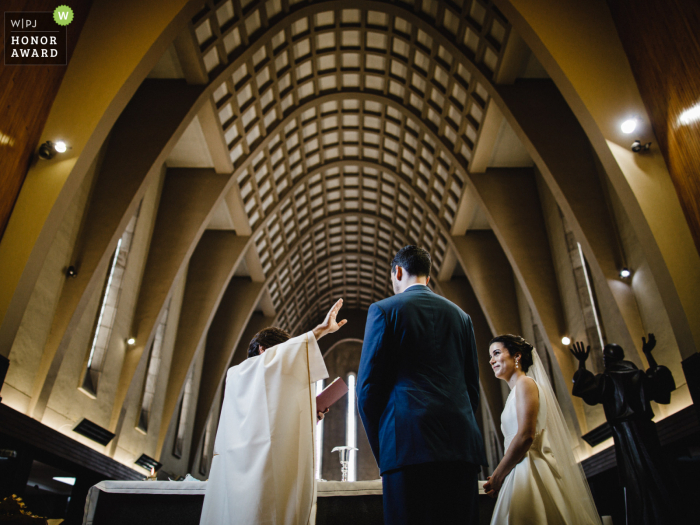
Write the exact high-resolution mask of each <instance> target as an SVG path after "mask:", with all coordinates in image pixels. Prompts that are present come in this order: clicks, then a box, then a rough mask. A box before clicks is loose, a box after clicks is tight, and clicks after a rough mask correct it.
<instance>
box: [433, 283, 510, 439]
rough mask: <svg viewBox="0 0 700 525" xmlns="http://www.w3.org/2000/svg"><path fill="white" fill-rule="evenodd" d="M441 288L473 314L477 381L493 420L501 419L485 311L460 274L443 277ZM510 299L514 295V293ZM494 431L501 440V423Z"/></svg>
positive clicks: (453, 300) (500, 400) (505, 300)
mask: <svg viewBox="0 0 700 525" xmlns="http://www.w3.org/2000/svg"><path fill="white" fill-rule="evenodd" d="M442 291H443V293H444V295H445V297H446V298H447V299H449V300H450V301H452V302H453V303H455V304H456V305H457V306H459V307H460V308H461V309H462V310H464V311H465V312H466V313H467V314H469V316H470V317H471V318H472V323H473V325H474V337H475V338H476V349H477V357H478V358H479V382H480V383H481V388H482V391H483V392H484V394H485V395H486V401H487V405H488V407H489V411H490V412H491V417H492V418H493V420H494V422H499V421H500V420H501V412H502V411H503V396H502V395H501V385H500V384H499V382H500V379H497V378H496V376H494V375H493V369H492V368H491V365H490V364H489V360H490V359H489V341H490V340H491V338H492V337H493V335H494V334H493V332H492V331H491V329H490V328H489V323H488V321H487V320H486V316H485V314H484V311H483V310H482V307H481V305H480V304H479V301H478V300H477V297H476V295H475V294H474V291H473V290H472V287H471V286H470V284H469V281H467V280H466V279H464V278H462V279H460V278H453V279H451V280H449V281H445V282H444V283H443V286H442ZM500 300H501V301H503V302H504V303H505V302H508V298H507V297H502V298H500ZM513 300H515V296H514V295H513ZM496 432H497V434H498V440H499V442H501V443H502V442H503V435H502V434H501V428H500V425H498V424H496Z"/></svg>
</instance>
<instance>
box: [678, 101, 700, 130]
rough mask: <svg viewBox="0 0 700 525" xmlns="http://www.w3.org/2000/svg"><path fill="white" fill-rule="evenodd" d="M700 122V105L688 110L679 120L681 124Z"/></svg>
mask: <svg viewBox="0 0 700 525" xmlns="http://www.w3.org/2000/svg"><path fill="white" fill-rule="evenodd" d="M698 120H700V104H695V105H694V106H693V107H691V108H688V109H686V110H685V111H684V112H683V113H681V116H680V117H679V118H678V121H679V122H680V124H685V125H688V124H692V123H693V122H697V121H698Z"/></svg>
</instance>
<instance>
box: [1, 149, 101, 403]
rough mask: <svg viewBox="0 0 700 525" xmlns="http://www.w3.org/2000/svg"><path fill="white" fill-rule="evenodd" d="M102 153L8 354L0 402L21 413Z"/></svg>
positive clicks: (46, 263) (56, 242)
mask: <svg viewBox="0 0 700 525" xmlns="http://www.w3.org/2000/svg"><path fill="white" fill-rule="evenodd" d="M103 153H104V148H103V149H102V151H101V152H100V155H98V157H97V158H96V159H95V161H94V162H93V164H92V166H90V169H89V171H88V173H87V176H86V177H85V179H84V180H83V183H82V184H81V186H80V189H79V190H78V192H77V194H76V196H75V198H74V199H73V201H72V202H71V204H70V206H69V208H68V211H67V212H66V215H65V217H64V219H63V221H62V222H61V225H60V227H59V229H58V231H57V233H56V237H55V238H54V240H53V242H52V243H51V248H50V249H49V252H48V255H47V257H46V259H45V260H44V264H43V266H42V269H41V272H40V274H39V278H38V279H37V284H36V286H35V288H34V290H33V291H32V294H31V297H30V299H29V304H28V306H27V310H26V311H25V313H24V316H23V317H22V322H21V324H20V327H19V330H18V331H17V336H16V337H15V340H14V343H13V345H12V350H11V351H10V356H9V357H10V368H9V369H8V372H7V377H6V379H5V384H4V385H3V388H2V398H3V403H5V404H7V405H8V406H10V407H12V408H14V409H15V410H19V411H20V412H22V413H25V412H26V411H27V408H28V406H29V401H30V396H31V394H32V386H33V382H34V378H35V373H36V371H37V369H38V368H39V363H40V362H41V356H42V352H43V350H44V347H45V345H46V340H47V339H48V337H49V331H50V330H51V323H52V320H53V317H54V315H55V313H56V307H57V305H58V298H59V297H60V295H61V290H62V289H63V283H64V282H65V280H66V278H67V277H66V274H65V272H66V268H67V267H68V266H70V264H71V257H72V255H73V250H74V246H75V243H76V240H77V238H78V235H79V233H80V229H81V222H82V220H83V215H84V213H85V208H86V206H87V202H88V199H89V196H90V190H91V187H92V183H93V180H94V178H95V173H96V172H98V171H99V169H98V168H99V166H100V164H101V160H102V155H103Z"/></svg>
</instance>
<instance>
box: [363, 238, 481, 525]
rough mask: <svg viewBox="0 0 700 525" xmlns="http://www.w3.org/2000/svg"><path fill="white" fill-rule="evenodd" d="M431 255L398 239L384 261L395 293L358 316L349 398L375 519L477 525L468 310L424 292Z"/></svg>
mask: <svg viewBox="0 0 700 525" xmlns="http://www.w3.org/2000/svg"><path fill="white" fill-rule="evenodd" d="M430 265H431V261H430V254H429V253H428V252H427V251H426V250H424V249H422V248H418V247H417V246H405V247H404V248H402V249H401V250H399V252H398V253H397V254H396V256H395V257H394V260H393V261H392V263H391V282H392V285H393V287H394V292H395V293H396V295H394V296H393V297H389V298H388V299H384V300H382V301H379V302H377V303H374V304H373V305H372V306H370V308H369V312H368V314H367V326H366V328H365V338H364V342H363V345H362V357H361V359H360V369H359V372H358V375H357V399H358V408H359V412H360V417H361V418H362V422H363V424H364V426H365V430H366V431H367V437H368V439H369V443H370V446H371V448H372V452H373V453H374V457H375V458H376V460H377V463H378V464H379V470H380V472H381V474H382V485H383V489H384V521H385V523H386V524H387V525H398V524H413V523H415V524H426V523H440V524H445V525H447V524H452V523H460V524H465V523H467V524H469V523H474V524H476V523H478V506H477V497H478V483H477V473H478V470H479V465H483V464H486V458H485V457H484V452H483V450H484V446H483V442H482V438H481V432H480V431H479V427H478V426H477V423H476V418H475V417H474V413H475V412H476V409H477V407H478V406H479V367H478V361H477V354H476V342H475V340H474V329H473V327H472V321H471V319H470V317H469V316H468V315H467V314H465V313H464V312H463V311H462V310H461V309H460V308H459V307H457V306H456V305H454V304H453V303H451V302H450V301H448V300H447V299H444V298H443V297H440V296H439V295H437V294H435V293H433V292H432V291H431V290H430V288H428V286H427V284H428V282H429V281H430V277H429V275H430Z"/></svg>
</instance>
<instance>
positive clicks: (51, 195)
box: [0, 0, 200, 356]
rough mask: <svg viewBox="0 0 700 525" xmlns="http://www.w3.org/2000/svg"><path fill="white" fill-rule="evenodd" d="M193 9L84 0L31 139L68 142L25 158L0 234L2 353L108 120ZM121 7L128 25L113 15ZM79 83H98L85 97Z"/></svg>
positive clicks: (180, 1) (180, 0) (191, 5)
mask: <svg viewBox="0 0 700 525" xmlns="http://www.w3.org/2000/svg"><path fill="white" fill-rule="evenodd" d="M198 9H200V2H199V1H195V0H191V1H189V2H187V1H185V0H177V1H174V2H172V1H167V2H164V1H160V0H156V1H155V2H148V3H144V2H140V1H138V0H126V1H125V2H119V3H115V2H111V1H109V0H95V1H94V2H93V3H92V7H91V9H90V13H89V15H88V17H87V20H86V21H85V24H84V26H83V29H82V32H81V34H80V39H79V41H78V43H77V45H76V47H75V51H74V52H73V56H72V57H71V61H70V64H69V66H68V68H67V69H66V73H65V76H64V77H63V81H62V83H61V87H60V88H59V90H58V94H57V95H56V98H55V99H54V101H53V104H52V106H51V111H50V113H49V116H48V119H47V120H46V125H45V126H44V131H43V133H42V135H41V138H40V139H39V142H43V141H45V140H56V138H57V137H61V138H63V139H64V140H65V141H66V142H67V143H68V145H69V146H70V147H71V149H69V150H68V151H67V152H66V153H65V154H62V155H61V156H60V157H56V158H55V159H52V160H50V161H41V162H37V163H36V164H34V165H33V166H31V168H30V169H29V172H28V173H27V177H26V179H25V181H24V184H23V186H22V190H21V191H20V194H19V197H18V198H17V201H16V203H15V206H14V209H13V213H12V216H11V217H10V220H9V222H8V224H7V229H6V230H5V233H4V235H3V238H2V242H0V274H1V275H2V276H3V286H2V287H0V319H1V320H2V321H1V324H0V354H2V355H4V356H7V355H9V352H10V349H11V348H12V343H13V341H14V338H15V335H16V333H17V330H18V328H19V325H20V322H21V320H22V316H23V315H24V312H25V309H26V307H27V303H28V302H29V297H30V295H31V292H32V290H33V289H34V287H35V284H36V280H37V278H38V275H39V272H40V271H41V268H42V264H43V261H44V259H45V258H46V255H47V253H48V250H49V248H50V247H51V244H52V241H53V239H54V237H55V235H56V232H57V230H58V228H59V226H60V224H61V222H62V219H63V216H64V214H65V212H66V210H67V209H68V207H69V206H70V203H71V201H72V200H73V198H74V197H75V195H76V193H77V191H78V189H79V187H80V185H81V183H82V182H83V179H84V178H85V176H86V175H87V173H88V171H89V169H90V166H91V165H92V164H93V162H94V161H95V158H96V157H97V154H98V152H99V150H100V148H101V146H102V144H103V143H104V141H105V140H106V138H107V136H108V134H109V133H110V131H111V130H112V127H113V125H114V123H115V122H116V120H117V118H118V117H119V115H120V114H121V113H122V111H123V110H124V108H125V107H126V105H127V103H128V102H129V100H131V98H132V97H133V95H134V93H135V92H136V90H137V88H138V87H139V85H140V84H141V82H142V81H143V79H145V78H146V75H147V74H148V73H149V71H151V69H152V68H153V66H155V64H156V63H157V62H158V60H159V59H160V57H161V56H162V54H163V52H164V51H165V49H166V48H167V46H168V45H169V44H170V42H172V40H173V39H174V38H175V35H176V34H177V33H178V32H179V30H180V28H181V27H184V26H185V25H186V24H187V22H188V21H189V20H190V19H191V17H192V16H193V15H194V14H195V13H196V12H197V10H198ZM124 13H129V19H130V24H131V25H130V30H129V31H124V30H123V27H122V26H121V25H120V24H115V23H114V21H115V20H118V19H120V18H121V17H123V14H124ZM86 85H92V86H99V88H100V89H95V90H92V91H91V93H90V97H88V98H87V99H86V97H85V89H84V88H85V86H86ZM171 109H172V108H171ZM128 153H129V152H122V154H123V155H125V156H126V155H128Z"/></svg>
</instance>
